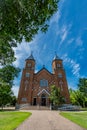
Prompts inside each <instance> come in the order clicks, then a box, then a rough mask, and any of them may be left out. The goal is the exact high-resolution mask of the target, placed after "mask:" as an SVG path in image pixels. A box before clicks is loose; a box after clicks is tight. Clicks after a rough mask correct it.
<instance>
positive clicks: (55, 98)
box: [50, 85, 64, 106]
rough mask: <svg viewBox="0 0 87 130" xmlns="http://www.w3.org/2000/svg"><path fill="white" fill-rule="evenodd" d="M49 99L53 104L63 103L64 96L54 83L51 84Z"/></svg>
mask: <svg viewBox="0 0 87 130" xmlns="http://www.w3.org/2000/svg"><path fill="white" fill-rule="evenodd" d="M50 100H51V102H52V103H53V105H54V106H56V105H57V106H58V105H60V104H62V103H64V97H63V96H62V95H61V91H60V89H59V88H57V87H56V86H55V85H53V86H51V93H50Z"/></svg>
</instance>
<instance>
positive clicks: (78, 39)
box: [76, 36, 83, 46]
mask: <svg viewBox="0 0 87 130" xmlns="http://www.w3.org/2000/svg"><path fill="white" fill-rule="evenodd" d="M76 44H77V45H78V46H82V45H83V41H82V39H81V36H79V37H77V39H76Z"/></svg>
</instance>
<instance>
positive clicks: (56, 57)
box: [53, 51, 61, 60]
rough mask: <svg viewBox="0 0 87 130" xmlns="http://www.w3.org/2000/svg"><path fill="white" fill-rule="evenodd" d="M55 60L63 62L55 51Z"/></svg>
mask: <svg viewBox="0 0 87 130" xmlns="http://www.w3.org/2000/svg"><path fill="white" fill-rule="evenodd" d="M53 60H61V59H60V58H59V57H58V55H57V53H56V51H55V56H54V58H53Z"/></svg>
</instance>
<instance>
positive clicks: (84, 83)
mask: <svg viewBox="0 0 87 130" xmlns="http://www.w3.org/2000/svg"><path fill="white" fill-rule="evenodd" d="M78 89H79V90H80V92H82V93H83V94H84V96H86V97H87V78H80V79H79V83H78Z"/></svg>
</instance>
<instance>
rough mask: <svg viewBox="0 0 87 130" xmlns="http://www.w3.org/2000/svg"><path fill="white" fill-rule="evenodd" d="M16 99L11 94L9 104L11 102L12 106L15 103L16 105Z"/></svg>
mask: <svg viewBox="0 0 87 130" xmlns="http://www.w3.org/2000/svg"><path fill="white" fill-rule="evenodd" d="M16 101H17V98H16V96H14V95H13V96H11V103H10V104H11V105H12V106H15V105H16Z"/></svg>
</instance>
